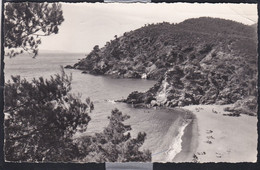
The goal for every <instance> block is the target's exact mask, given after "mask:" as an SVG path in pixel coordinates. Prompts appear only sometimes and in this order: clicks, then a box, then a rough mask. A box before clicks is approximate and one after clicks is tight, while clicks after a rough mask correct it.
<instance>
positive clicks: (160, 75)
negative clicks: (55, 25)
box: [68, 17, 257, 107]
mask: <svg viewBox="0 0 260 170" xmlns="http://www.w3.org/2000/svg"><path fill="white" fill-rule="evenodd" d="M68 68H69V66H68ZM71 68H75V69H80V70H83V71H84V72H86V73H90V74H98V75H111V76H113V77H120V78H147V79H154V80H158V83H157V84H156V85H155V86H154V87H153V88H151V89H150V90H148V91H147V92H145V93H139V92H133V93H132V94H130V95H129V97H128V98H127V99H126V100H125V102H127V103H132V104H136V105H149V104H151V105H153V106H154V105H162V106H169V107H175V106H184V105H190V104H212V103H216V104H229V103H235V102H236V101H238V100H241V99H244V98H246V97H248V96H256V95H257V91H256V86H257V34H256V29H255V28H254V27H252V26H247V25H243V24H241V23H237V22H234V21H230V20H224V19H217V18H207V17H202V18H197V19H188V20H185V21H184V22H182V23H179V24H169V23H165V22H164V23H160V24H149V25H146V26H144V27H142V28H140V29H137V30H135V31H131V32H127V33H125V34H124V35H123V36H121V37H116V36H115V39H114V40H112V41H110V42H107V44H106V46H105V47H103V48H101V49H99V47H98V46H95V47H94V49H93V51H92V52H91V53H90V54H88V55H87V57H86V58H84V59H82V60H81V61H79V62H78V63H76V64H75V65H74V66H72V67H71ZM254 101H255V102H256V100H254Z"/></svg>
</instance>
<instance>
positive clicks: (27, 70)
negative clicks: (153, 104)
mask: <svg viewBox="0 0 260 170" xmlns="http://www.w3.org/2000/svg"><path fill="white" fill-rule="evenodd" d="M84 57H85V56H84V54H68V53H67V54H63V53H56V54H53V53H44V54H40V55H39V56H37V58H35V59H32V58H31V57H30V56H26V55H21V56H17V57H15V58H11V59H10V58H5V60H4V61H5V69H4V72H5V81H8V80H9V79H10V77H11V75H20V76H21V77H22V78H26V79H28V80H31V79H32V78H34V77H36V78H37V77H40V76H42V77H44V78H49V77H50V75H54V74H57V73H60V66H66V65H68V64H70V65H73V64H74V63H76V62H77V61H78V59H81V58H84ZM65 72H66V73H68V74H70V73H72V78H73V80H72V93H75V94H81V98H82V100H85V98H87V97H90V99H91V100H92V101H93V103H94V107H95V109H94V111H93V112H92V113H90V116H91V122H90V123H89V125H88V130H87V132H85V133H84V134H78V135H85V134H88V135H89V134H93V133H95V132H101V131H102V130H103V128H104V127H105V126H106V125H107V124H108V119H107V117H108V116H109V115H110V113H111V110H112V109H114V108H118V109H119V110H120V111H122V112H123V114H128V115H130V117H131V118H130V119H129V120H127V121H126V124H130V125H131V126H132V129H133V130H132V131H131V135H132V136H133V137H135V136H136V135H137V134H138V132H146V133H147V139H146V141H145V143H144V145H143V148H145V149H150V150H151V151H152V153H153V161H164V160H161V159H163V158H161V156H162V155H161V154H162V153H165V151H166V150H168V149H169V148H171V146H169V145H171V142H172V141H174V136H176V135H177V134H178V128H177V125H175V127H176V128H174V129H173V128H172V127H173V126H172V125H173V124H174V122H176V120H177V119H178V118H179V113H177V112H175V113H173V111H171V110H166V109H160V110H155V109H136V108H132V107H131V106H130V105H127V104H124V103H115V102H114V100H117V99H122V98H126V97H127V96H128V95H129V94H130V93H131V92H133V91H135V90H137V91H146V90H148V89H149V88H150V87H152V86H153V85H154V84H155V81H151V80H143V79H141V80H140V79H112V78H109V77H105V76H93V75H89V74H82V73H81V71H79V70H71V69H65ZM175 124H176V123H175Z"/></svg>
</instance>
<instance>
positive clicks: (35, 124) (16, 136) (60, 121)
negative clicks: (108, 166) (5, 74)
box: [4, 70, 151, 162]
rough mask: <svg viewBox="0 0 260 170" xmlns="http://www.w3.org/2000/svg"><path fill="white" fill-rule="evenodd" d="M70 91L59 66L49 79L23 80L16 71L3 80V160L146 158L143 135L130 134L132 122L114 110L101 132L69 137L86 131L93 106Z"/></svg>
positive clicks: (149, 157) (138, 159) (114, 159)
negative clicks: (9, 77)
mask: <svg viewBox="0 0 260 170" xmlns="http://www.w3.org/2000/svg"><path fill="white" fill-rule="evenodd" d="M70 90H71V76H67V75H66V74H65V73H64V70H63V71H62V74H61V75H58V74H57V75H55V76H52V77H51V78H50V79H49V80H44V79H43V78H42V77H41V78H39V79H33V80H32V82H28V81H27V80H26V79H21V78H20V77H19V76H17V77H12V81H8V82H7V83H6V84H5V110H4V112H5V115H6V116H5V117H6V118H5V157H6V160H8V161H23V162H35V161H38V162H42V161H43V162H61V161H62V162H68V161H98V162H105V161H109V162H115V161H122V162H126V161H151V153H150V152H149V151H144V152H141V151H139V148H140V147H141V146H142V144H143V142H144V140H145V136H146V134H145V133H139V134H138V136H137V138H134V139H133V138H131V136H130V134H129V132H128V131H129V130H131V127H130V126H129V125H124V124H123V121H125V120H126V119H128V118H129V116H126V115H122V113H121V112H119V111H118V110H117V109H115V110H113V111H112V114H111V116H110V117H109V120H110V122H109V124H108V126H107V127H106V128H105V129H104V131H103V132H102V133H98V134H96V135H95V136H85V137H83V138H82V139H80V140H78V139H74V138H73V135H74V134H75V133H76V132H85V131H86V130H87V125H88V123H89V121H90V116H89V113H90V112H91V111H92V110H93V109H94V106H93V103H92V102H91V101H90V100H89V99H87V100H86V102H82V101H81V100H80V99H79V97H78V96H74V95H72V94H71V93H70ZM126 132H128V133H127V134H125V133H126Z"/></svg>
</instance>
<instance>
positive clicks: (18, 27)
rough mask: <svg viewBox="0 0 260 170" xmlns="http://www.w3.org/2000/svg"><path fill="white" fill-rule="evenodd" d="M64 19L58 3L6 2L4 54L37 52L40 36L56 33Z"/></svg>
mask: <svg viewBox="0 0 260 170" xmlns="http://www.w3.org/2000/svg"><path fill="white" fill-rule="evenodd" d="M63 21H64V18H63V13H62V9H61V4H59V3H32V2H23V3H6V4H5V11H4V40H5V41H4V46H5V47H6V49H9V50H6V51H8V52H6V54H5V55H7V56H10V57H14V56H16V55H18V54H20V53H23V52H24V51H27V52H29V53H32V54H34V57H35V56H36V55H37V54H38V46H39V44H41V38H40V37H41V36H49V35H51V34H57V33H58V31H59V28H58V26H59V25H61V23H62V22H63Z"/></svg>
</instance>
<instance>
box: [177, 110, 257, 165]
mask: <svg viewBox="0 0 260 170" xmlns="http://www.w3.org/2000/svg"><path fill="white" fill-rule="evenodd" d="M225 107H227V105H194V106H185V107H183V109H186V110H189V111H191V112H192V113H194V119H193V121H192V123H191V124H190V125H189V126H187V128H186V129H185V134H184V136H183V143H182V151H181V152H180V153H179V154H178V155H176V157H175V158H174V160H173V161H174V162H191V161H194V157H193V155H194V154H195V155H196V157H195V160H196V161H197V162H256V160H257V117H252V116H247V115H241V116H240V117H231V116H223V114H225V113H227V112H225V111H224V110H223V109H224V108H225Z"/></svg>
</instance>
